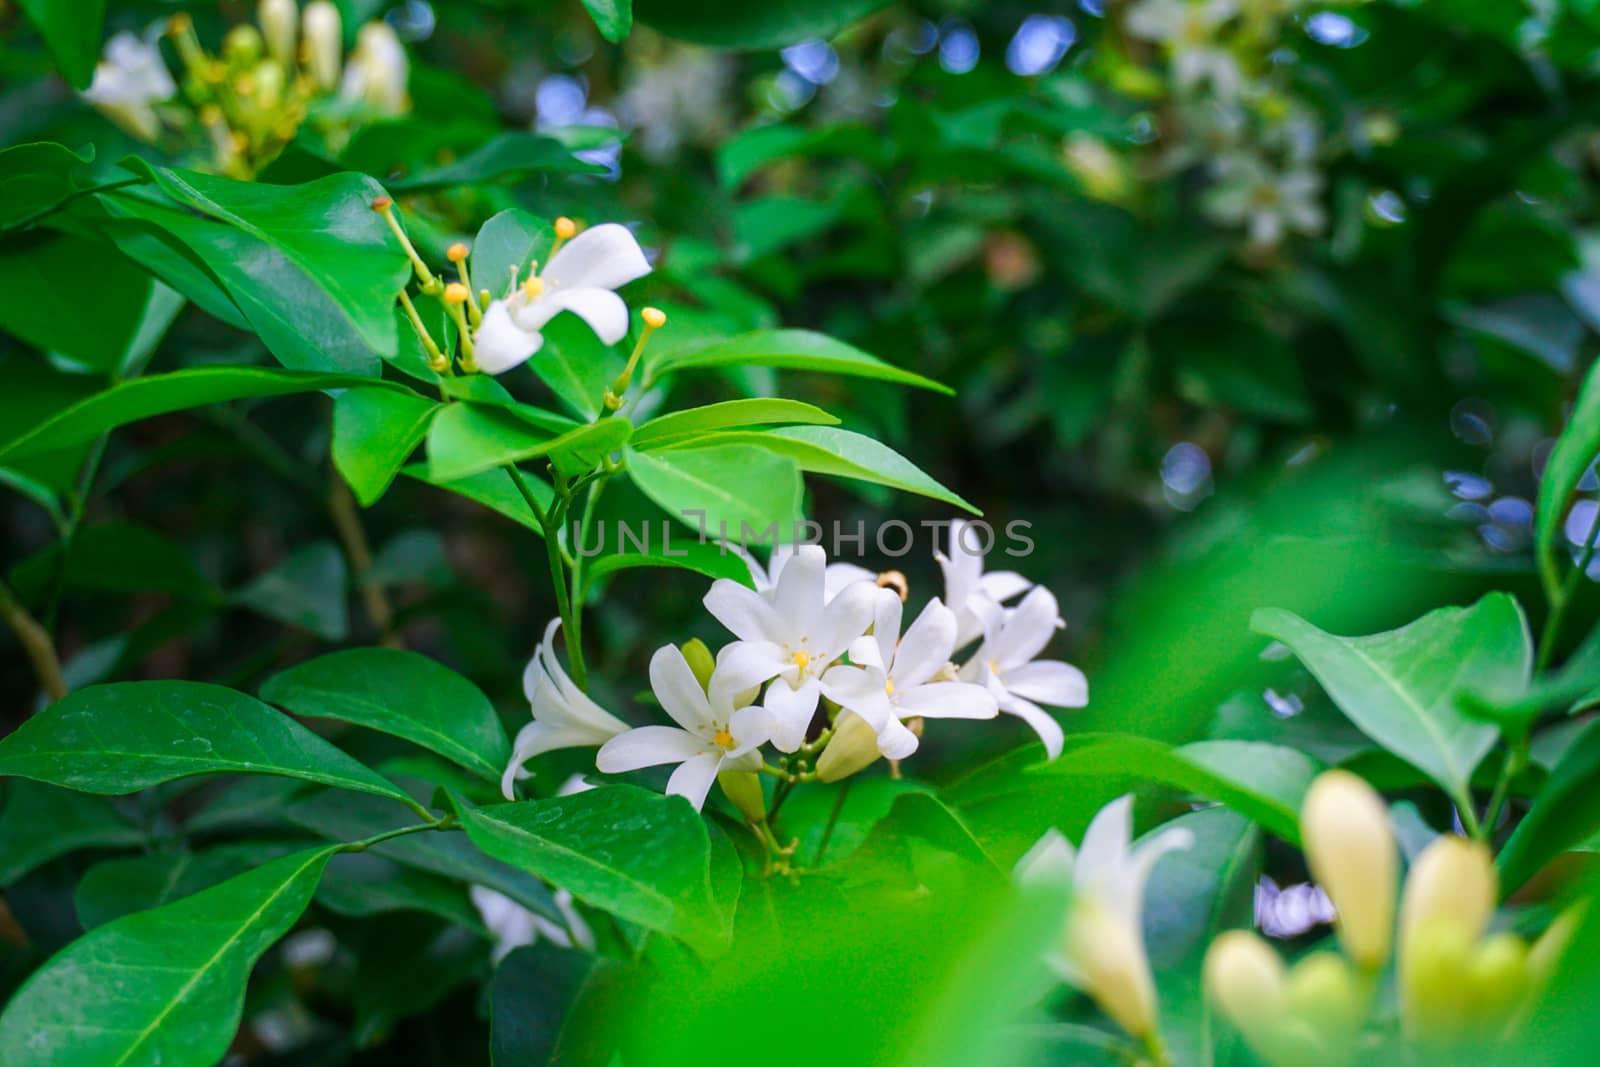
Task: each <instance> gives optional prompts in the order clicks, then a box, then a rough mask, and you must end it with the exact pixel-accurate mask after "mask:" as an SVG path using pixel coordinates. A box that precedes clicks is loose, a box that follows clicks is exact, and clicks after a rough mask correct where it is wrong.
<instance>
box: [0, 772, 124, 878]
mask: <svg viewBox="0 0 1600 1067" xmlns="http://www.w3.org/2000/svg"><path fill="white" fill-rule="evenodd" d="M144 840H145V834H144V831H143V830H141V829H140V828H139V827H137V826H134V825H133V824H132V823H130V822H129V821H128V820H127V819H125V818H123V816H122V815H121V814H120V813H119V812H118V811H117V809H116V808H114V807H113V806H112V805H111V802H110V801H107V800H104V799H102V798H100V797H90V796H84V795H83V794H82V793H75V792H73V791H71V790H69V789H56V788H53V787H51V786H48V785H39V784H37V783H34V782H30V781H27V780H26V779H22V778H18V779H14V780H13V781H11V782H10V783H9V784H8V785H7V786H6V800H5V807H4V808H3V809H0V841H3V842H5V849H4V851H3V852H0V887H4V886H8V885H10V884H11V883H12V882H15V881H16V880H17V879H18V878H21V877H22V876H23V875H25V874H27V873H28V872H29V871H31V870H33V869H34V868H36V867H39V866H41V865H43V864H45V863H48V862H50V861H51V860H53V859H55V858H56V857H58V856H65V855H67V854H68V853H69V852H76V851H77V850H78V849H82V848H128V847H132V846H134V845H140V844H143V843H144Z"/></svg>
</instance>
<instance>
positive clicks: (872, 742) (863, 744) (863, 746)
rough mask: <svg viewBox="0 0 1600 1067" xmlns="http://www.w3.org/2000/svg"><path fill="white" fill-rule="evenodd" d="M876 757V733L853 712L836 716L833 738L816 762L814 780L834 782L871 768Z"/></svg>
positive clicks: (877, 754) (877, 753) (865, 721)
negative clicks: (837, 717) (815, 778)
mask: <svg viewBox="0 0 1600 1067" xmlns="http://www.w3.org/2000/svg"><path fill="white" fill-rule="evenodd" d="M878 756H879V752H878V732H877V731H876V730H874V729H873V728H872V727H871V726H870V725H869V724H868V723H867V720H865V719H863V718H862V717H861V716H859V715H857V714H856V713H855V712H853V711H846V712H840V714H839V719H838V721H837V722H836V723H835V724H834V727H833V737H832V738H831V739H830V740H829V741H828V747H827V748H825V749H823V750H822V755H821V756H820V757H819V758H818V759H817V778H818V779H820V780H821V781H824V782H837V781H839V780H841V779H843V778H848V777H850V776H851V775H852V774H855V773H856V772H857V771H859V770H862V769H864V768H866V767H869V766H871V765H872V762H873V761H874V760H876V759H877V758H878Z"/></svg>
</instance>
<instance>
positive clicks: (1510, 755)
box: [1483, 737, 1528, 835]
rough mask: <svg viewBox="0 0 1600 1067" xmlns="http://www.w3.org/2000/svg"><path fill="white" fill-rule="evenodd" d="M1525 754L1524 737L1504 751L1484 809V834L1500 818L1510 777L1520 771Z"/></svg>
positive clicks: (1525, 743)
mask: <svg viewBox="0 0 1600 1067" xmlns="http://www.w3.org/2000/svg"><path fill="white" fill-rule="evenodd" d="M1527 755H1528V742H1527V739H1526V738H1525V737H1524V738H1521V739H1519V740H1517V741H1516V742H1514V743H1513V744H1512V745H1511V748H1510V749H1509V750H1508V751H1507V752H1506V759H1505V762H1504V763H1502V764H1501V765H1500V778H1499V780H1497V781H1496V782H1495V783H1494V792H1493V793H1492V794H1490V796H1489V806H1488V807H1487V808H1485V809H1484V813H1483V832H1484V834H1485V835H1487V834H1492V833H1494V824H1495V823H1496V822H1497V821H1499V819H1500V809H1501V808H1503V807H1504V806H1505V803H1506V799H1507V798H1508V797H1509V796H1510V793H1511V779H1513V778H1515V777H1516V776H1517V775H1518V774H1520V773H1521V772H1522V768H1523V766H1524V765H1525V763H1526V761H1527Z"/></svg>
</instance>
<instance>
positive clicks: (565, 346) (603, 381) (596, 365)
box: [528, 312, 625, 422]
mask: <svg viewBox="0 0 1600 1067" xmlns="http://www.w3.org/2000/svg"><path fill="white" fill-rule="evenodd" d="M624 363H625V361H624V360H623V358H622V357H621V356H619V355H618V354H617V353H616V352H615V351H614V350H612V349H611V348H610V347H609V346H607V345H605V344H602V343H601V341H600V338H598V337H596V336H595V334H594V331H593V330H591V329H590V328H589V324H588V323H586V322H584V321H583V320H582V319H580V318H578V316H576V315H573V314H570V313H565V312H564V313H562V314H560V315H557V316H556V317H555V318H553V319H551V320H550V322H549V324H548V325H546V326H545V328H544V346H543V347H542V348H540V349H539V351H537V352H535V353H534V354H533V357H532V358H531V359H529V360H528V368H529V369H530V370H532V371H533V373H534V374H536V375H538V377H539V380H540V381H542V382H544V384H545V385H547V386H549V387H550V391H551V392H552V393H554V394H555V395H556V396H557V397H558V398H560V400H561V402H562V403H563V404H565V405H566V406H567V408H568V410H570V411H572V412H573V413H574V414H576V415H577V416H578V417H579V418H581V419H583V420H584V421H585V422H593V421H594V420H595V419H597V418H599V417H600V413H601V410H602V408H601V404H602V402H603V401H604V399H605V395H606V391H607V390H609V389H610V388H611V383H612V382H614V381H616V380H617V375H619V374H621V373H622V368H623V365H624Z"/></svg>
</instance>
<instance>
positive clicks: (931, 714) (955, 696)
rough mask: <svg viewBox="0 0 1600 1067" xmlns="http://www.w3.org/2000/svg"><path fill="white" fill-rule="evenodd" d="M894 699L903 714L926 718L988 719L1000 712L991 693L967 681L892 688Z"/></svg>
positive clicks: (997, 703)
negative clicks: (893, 689) (903, 688)
mask: <svg viewBox="0 0 1600 1067" xmlns="http://www.w3.org/2000/svg"><path fill="white" fill-rule="evenodd" d="M895 699H896V702H897V703H898V704H899V706H900V714H901V715H904V716H908V717H909V716H912V715H921V716H922V717H924V718H927V719H992V718H994V717H995V716H996V715H998V714H1000V705H999V702H998V701H996V700H995V698H994V694H992V693H990V692H989V690H987V689H985V688H984V687H983V686H981V685H972V684H970V683H968V682H930V683H929V684H927V685H918V686H913V687H912V688H910V689H905V690H900V689H896V690H895Z"/></svg>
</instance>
